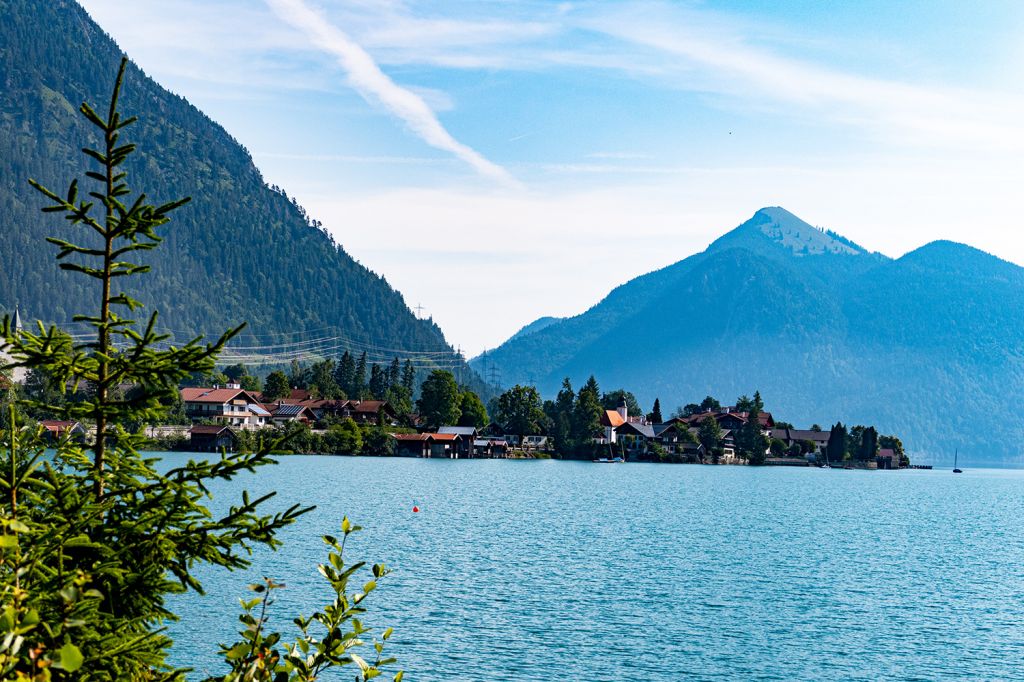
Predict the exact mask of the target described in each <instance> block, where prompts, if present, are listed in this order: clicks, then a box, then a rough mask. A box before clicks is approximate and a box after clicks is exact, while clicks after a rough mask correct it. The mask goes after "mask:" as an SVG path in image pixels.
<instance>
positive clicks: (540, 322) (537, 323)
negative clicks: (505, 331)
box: [508, 316, 562, 341]
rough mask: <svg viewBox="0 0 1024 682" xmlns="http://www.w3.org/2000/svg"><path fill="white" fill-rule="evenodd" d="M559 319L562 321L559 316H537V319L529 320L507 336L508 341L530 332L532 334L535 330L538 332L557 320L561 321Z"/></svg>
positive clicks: (527, 334)
mask: <svg viewBox="0 0 1024 682" xmlns="http://www.w3.org/2000/svg"><path fill="white" fill-rule="evenodd" d="M561 321H562V318H561V317H550V316H549V317H541V318H538V319H536V320H534V321H533V322H531V323H530V324H528V325H526V326H525V327H523V328H522V329H520V330H519V331H517V332H516V333H515V334H513V335H512V336H510V337H508V340H509V341H514V340H515V339H519V338H522V337H524V336H529V335H530V334H534V333H536V332H539V331H540V330H541V329H547V328H548V327H550V326H551V325H553V324H557V323H558V322H561Z"/></svg>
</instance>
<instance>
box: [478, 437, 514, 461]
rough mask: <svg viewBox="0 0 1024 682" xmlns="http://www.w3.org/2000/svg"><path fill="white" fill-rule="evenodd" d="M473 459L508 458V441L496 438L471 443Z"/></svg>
mask: <svg viewBox="0 0 1024 682" xmlns="http://www.w3.org/2000/svg"><path fill="white" fill-rule="evenodd" d="M473 457H477V458H480V459H504V458H506V457H508V441H506V440H504V439H497V438H477V439H476V440H474V441H473Z"/></svg>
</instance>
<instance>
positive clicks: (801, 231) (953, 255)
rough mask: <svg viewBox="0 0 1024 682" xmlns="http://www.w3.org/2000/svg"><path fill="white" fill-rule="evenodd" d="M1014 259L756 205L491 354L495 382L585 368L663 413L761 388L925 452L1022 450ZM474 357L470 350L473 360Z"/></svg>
mask: <svg viewBox="0 0 1024 682" xmlns="http://www.w3.org/2000/svg"><path fill="white" fill-rule="evenodd" d="M1021 310H1024V269H1022V268H1020V267H1018V266H1016V265H1013V264H1011V263H1007V262H1006V261H1003V260H1000V259H998V258H996V257H994V256H991V255H989V254H986V253H983V252H981V251H978V250H977V249H973V248H971V247H969V246H964V245H962V244H955V243H952V242H935V243H932V244H928V245H926V246H923V247H921V248H919V249H917V250H916V251H913V252H911V253H908V254H907V255H905V256H903V257H902V258H899V259H896V260H893V259H890V258H888V257H886V256H883V255H881V254H877V253H870V252H869V251H867V250H865V249H864V248H862V247H860V246H859V245H857V244H855V243H853V242H851V241H849V240H848V239H845V238H843V237H842V236H840V235H838V234H835V233H832V232H825V231H822V230H819V229H817V228H815V227H813V226H811V225H808V224H807V223H805V222H803V221H802V220H800V219H799V218H797V217H796V216H794V215H793V214H791V213H789V212H788V211H786V210H784V209H781V208H764V209H761V210H760V211H758V212H757V213H756V214H754V216H753V217H752V218H751V219H750V220H748V221H747V222H745V223H744V224H742V225H740V226H739V227H737V228H736V229H734V230H732V231H731V232H729V233H727V234H726V235H724V236H722V237H721V238H719V239H718V240H716V241H715V242H713V243H712V244H711V245H710V246H709V247H708V248H707V250H705V251H704V252H702V253H699V254H695V255H693V256H690V257H689V258H686V259H684V260H682V261H679V262H678V263H675V264H674V265H670V266H668V267H666V268H663V269H661V270H658V271H656V272H652V273H649V274H647V275H643V276H641V277H638V278H636V279H634V280H632V281H630V282H627V283H625V284H623V285H621V286H619V287H617V288H616V289H614V290H612V291H611V293H609V294H608V296H607V297H605V299H604V300H602V301H601V302H599V303H598V304H597V305H595V306H594V307H593V308H591V309H590V310H587V311H586V312H584V313H582V314H580V315H578V316H576V317H572V318H567V319H565V320H563V321H561V322H558V323H555V324H552V325H550V326H547V327H546V328H544V329H541V330H539V331H537V332H535V333H532V334H530V335H528V336H520V337H518V338H514V339H510V340H509V341H507V342H505V343H504V344H503V345H501V346H500V347H498V348H497V349H495V350H493V351H490V352H488V354H487V360H488V362H489V363H491V364H492V365H493V366H496V367H497V368H498V371H499V372H500V376H501V377H502V378H503V379H504V381H505V383H507V384H511V383H515V382H523V381H526V380H527V378H528V377H534V378H535V379H537V382H538V383H537V385H538V388H540V390H541V391H542V392H543V393H544V394H545V395H547V396H551V395H553V394H554V392H555V391H557V390H558V387H559V385H560V383H561V381H562V379H563V377H570V378H571V380H572V381H573V384H574V386H577V387H578V386H579V385H580V383H581V382H582V381H584V380H586V378H587V377H588V376H589V375H590V374H594V375H595V376H596V377H597V379H598V381H599V382H600V383H601V385H602V387H603V388H604V389H605V390H610V389H614V388H619V387H623V388H626V389H628V390H631V391H633V392H634V393H635V394H636V395H637V398H638V399H639V400H640V401H641V404H642V405H643V406H644V407H646V408H649V407H650V404H651V403H652V402H653V401H654V399H655V398H656V397H658V398H660V400H661V404H662V407H663V409H664V410H665V412H666V413H667V412H669V411H670V410H671V409H672V408H673V407H675V406H677V405H683V404H686V403H690V402H699V401H700V399H702V398H703V397H704V396H705V395H708V394H710V395H714V396H716V397H718V398H719V399H720V400H722V401H723V402H726V401H728V402H732V400H733V399H734V398H735V397H737V396H739V395H741V394H744V393H746V394H751V393H753V391H754V390H760V391H761V394H762V396H763V397H764V399H765V402H766V404H767V405H768V407H769V409H771V410H772V412H773V413H774V414H775V415H776V417H777V418H780V419H783V420H786V421H789V422H793V423H795V424H797V425H798V426H804V427H806V426H809V425H810V424H812V423H819V424H821V425H822V426H825V427H827V426H829V425H831V424H832V423H834V422H835V421H838V420H842V421H843V422H844V423H848V424H858V423H863V424H874V425H876V426H877V427H878V428H879V430H880V431H881V432H882V433H895V434H898V435H900V436H901V437H902V438H903V440H904V442H905V444H906V446H907V448H908V449H909V450H911V451H912V453H914V454H915V455H916V456H917V457H918V458H919V459H922V460H940V461H942V460H945V459H950V458H951V457H952V454H953V450H954V449H957V448H958V449H959V450H960V454H961V457H962V458H965V459H966V460H967V461H974V462H1005V463H1009V462H1021V461H1024V457H1022V455H1024V447H1021V444H1022V443H1024V419H1021V418H1019V417H1018V416H1017V415H1016V411H1015V410H1014V409H1013V408H1012V407H1010V405H1008V403H1010V404H1012V402H1011V401H1012V400H1013V398H1014V397H1015V396H1017V395H1020V394H1021V393H1024V325H1021V324H1020V319H1019V316H1020V311H1021ZM480 362H481V359H479V358H478V359H475V360H473V361H472V363H471V364H473V365H476V364H479V363H480Z"/></svg>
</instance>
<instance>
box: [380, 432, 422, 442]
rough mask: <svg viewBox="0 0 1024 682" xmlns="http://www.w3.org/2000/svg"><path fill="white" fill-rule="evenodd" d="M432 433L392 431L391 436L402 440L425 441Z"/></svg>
mask: <svg viewBox="0 0 1024 682" xmlns="http://www.w3.org/2000/svg"><path fill="white" fill-rule="evenodd" d="M431 435H432V434H429V433H392V434H390V436H391V437H392V438H394V439H395V440H400V441H425V440H429V439H430V436H431Z"/></svg>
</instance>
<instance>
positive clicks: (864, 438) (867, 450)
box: [856, 426, 878, 462]
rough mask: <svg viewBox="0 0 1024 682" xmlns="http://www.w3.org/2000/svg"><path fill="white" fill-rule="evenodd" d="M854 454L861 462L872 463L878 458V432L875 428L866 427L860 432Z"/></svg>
mask: <svg viewBox="0 0 1024 682" xmlns="http://www.w3.org/2000/svg"><path fill="white" fill-rule="evenodd" d="M856 453H857V459H858V460H860V461H862V462H870V461H873V460H874V459H875V457H877V456H878V431H876V430H875V427H873V426H868V427H866V428H865V429H864V430H863V431H862V432H861V434H860V442H859V443H857V450H856Z"/></svg>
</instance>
